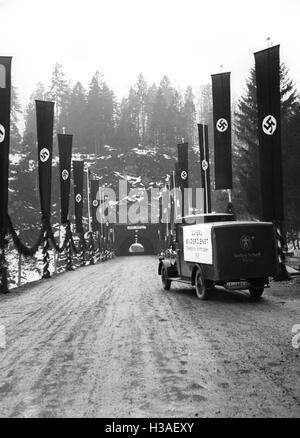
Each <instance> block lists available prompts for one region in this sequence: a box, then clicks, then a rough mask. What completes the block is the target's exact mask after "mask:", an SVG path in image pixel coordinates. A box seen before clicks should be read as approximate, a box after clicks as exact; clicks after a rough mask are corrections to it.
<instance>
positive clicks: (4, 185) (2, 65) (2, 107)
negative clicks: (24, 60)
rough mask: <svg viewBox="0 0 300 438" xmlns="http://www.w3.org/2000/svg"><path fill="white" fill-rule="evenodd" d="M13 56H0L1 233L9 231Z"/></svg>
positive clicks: (2, 234)
mask: <svg viewBox="0 0 300 438" xmlns="http://www.w3.org/2000/svg"><path fill="white" fill-rule="evenodd" d="M11 60H12V58H11V57H2V56H0V235H1V236H4V235H5V234H6V231H7V215H8V170H9V133H10V94H11Z"/></svg>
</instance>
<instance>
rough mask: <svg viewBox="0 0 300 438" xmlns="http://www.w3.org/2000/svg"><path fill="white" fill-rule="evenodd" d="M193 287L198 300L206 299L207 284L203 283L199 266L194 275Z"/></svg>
mask: <svg viewBox="0 0 300 438" xmlns="http://www.w3.org/2000/svg"><path fill="white" fill-rule="evenodd" d="M195 288H196V294H197V297H198V298H199V299H200V300H207V298H208V289H207V286H206V284H205V279H204V276H203V272H202V270H201V268H200V267H199V268H198V269H197V271H196V275H195Z"/></svg>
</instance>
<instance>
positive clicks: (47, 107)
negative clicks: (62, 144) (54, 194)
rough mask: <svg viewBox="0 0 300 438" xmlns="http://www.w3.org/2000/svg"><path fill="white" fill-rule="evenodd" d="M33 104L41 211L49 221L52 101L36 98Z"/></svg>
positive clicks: (43, 216)
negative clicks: (34, 106) (34, 108)
mask: <svg viewBox="0 0 300 438" xmlns="http://www.w3.org/2000/svg"><path fill="white" fill-rule="evenodd" d="M35 104H36V127H37V141H38V160H39V187H40V201H41V212H42V218H43V219H44V220H46V221H47V222H50V212H51V179H52V149H53V119H54V102H46V101H42V100H36V101H35Z"/></svg>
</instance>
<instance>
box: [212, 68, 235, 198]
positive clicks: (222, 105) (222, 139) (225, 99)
mask: <svg viewBox="0 0 300 438" xmlns="http://www.w3.org/2000/svg"><path fill="white" fill-rule="evenodd" d="M211 78H212V96H213V118H214V152H215V189H216V190H218V189H232V153H231V104H230V73H219V74H215V75H212V76H211Z"/></svg>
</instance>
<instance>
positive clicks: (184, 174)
mask: <svg viewBox="0 0 300 438" xmlns="http://www.w3.org/2000/svg"><path fill="white" fill-rule="evenodd" d="M180 176H181V179H183V180H186V179H187V172H186V171H185V170H183V171H182V172H181V174H180Z"/></svg>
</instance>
